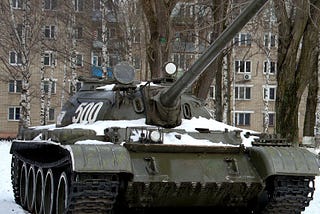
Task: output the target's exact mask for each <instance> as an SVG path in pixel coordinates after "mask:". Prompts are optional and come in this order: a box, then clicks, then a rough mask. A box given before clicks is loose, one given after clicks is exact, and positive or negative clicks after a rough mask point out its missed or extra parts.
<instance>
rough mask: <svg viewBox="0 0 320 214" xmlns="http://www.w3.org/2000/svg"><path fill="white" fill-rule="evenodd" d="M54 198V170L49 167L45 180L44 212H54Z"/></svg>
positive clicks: (46, 213) (45, 213) (49, 213)
mask: <svg viewBox="0 0 320 214" xmlns="http://www.w3.org/2000/svg"><path fill="white" fill-rule="evenodd" d="M53 199H54V180H53V172H52V170H51V169H48V171H47V174H46V178H45V180H44V191H43V213H44V214H51V213H53V204H54V202H53Z"/></svg>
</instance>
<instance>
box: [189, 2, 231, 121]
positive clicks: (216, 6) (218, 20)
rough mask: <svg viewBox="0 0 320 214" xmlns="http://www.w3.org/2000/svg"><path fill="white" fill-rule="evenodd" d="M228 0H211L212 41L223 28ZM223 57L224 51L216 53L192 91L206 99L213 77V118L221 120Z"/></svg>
mask: <svg viewBox="0 0 320 214" xmlns="http://www.w3.org/2000/svg"><path fill="white" fill-rule="evenodd" d="M228 6H229V1H223V0H219V1H217V0H213V1H212V16H213V21H214V22H213V27H212V34H211V41H210V43H212V42H213V41H214V40H215V39H217V38H218V36H219V35H220V34H221V33H222V32H223V30H224V29H225V27H226V26H225V24H226V21H227V19H226V17H227V16H226V14H227V8H228ZM223 57H224V53H221V54H219V55H218V57H217V58H216V59H215V60H214V62H213V63H212V64H211V65H210V66H209V67H208V68H207V69H206V71H205V72H204V73H203V74H202V75H201V76H200V78H199V80H198V81H197V83H196V84H195V90H194V93H195V95H196V96H197V97H199V98H201V99H206V98H207V96H208V91H209V88H210V85H211V83H212V82H213V80H214V79H215V109H216V110H215V119H216V120H217V121H222V120H223V101H222V93H223V92H222V87H223V79H222V77H223V75H222V72H223V69H222V68H223Z"/></svg>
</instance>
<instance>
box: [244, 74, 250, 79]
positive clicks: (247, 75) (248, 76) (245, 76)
mask: <svg viewBox="0 0 320 214" xmlns="http://www.w3.org/2000/svg"><path fill="white" fill-rule="evenodd" d="M243 79H244V80H251V74H244V75H243Z"/></svg>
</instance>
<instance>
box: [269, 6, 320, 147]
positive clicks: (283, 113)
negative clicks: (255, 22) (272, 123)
mask: <svg viewBox="0 0 320 214" xmlns="http://www.w3.org/2000/svg"><path fill="white" fill-rule="evenodd" d="M318 2H319V1H315V0H314V1H312V2H311V3H312V4H319V3H318ZM274 4H275V6H276V7H275V9H276V15H277V18H278V22H279V45H278V69H277V71H278V73H277V74H278V75H277V81H278V87H277V98H276V114H277V120H276V131H277V133H279V134H280V135H282V136H283V137H286V138H287V139H288V140H289V141H291V142H298V140H299V139H298V131H299V128H298V110H299V104H300V100H301V96H302V94H303V92H304V90H305V88H306V85H308V82H309V80H310V78H311V74H312V72H311V70H312V68H311V67H310V64H311V63H310V59H312V57H314V56H313V50H312V49H313V48H314V46H309V44H308V41H307V39H308V31H309V30H310V25H312V23H313V21H312V20H310V19H309V17H312V18H315V17H318V16H319V15H318V14H319V13H318V12H316V9H315V8H314V7H313V6H312V7H311V9H310V4H309V1H307V0H302V1H295V4H296V5H294V7H292V10H293V11H294V13H291V12H289V13H287V7H286V4H285V2H283V1H274ZM309 12H310V13H311V14H310V13H309ZM289 14H290V15H292V17H290V16H289ZM317 19H318V18H316V20H317ZM308 20H309V21H308ZM316 42H318V40H317V41H316ZM299 47H301V52H300V51H299ZM310 54H311V55H310Z"/></svg>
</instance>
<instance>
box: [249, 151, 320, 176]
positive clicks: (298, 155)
mask: <svg viewBox="0 0 320 214" xmlns="http://www.w3.org/2000/svg"><path fill="white" fill-rule="evenodd" d="M248 150H249V154H250V159H251V161H252V163H253V165H254V166H255V168H256V169H257V171H258V173H259V174H260V176H261V178H262V179H266V178H267V177H269V176H271V175H292V176H295V175H302V176H316V175H319V174H320V171H319V165H318V163H317V162H318V161H317V157H316V155H315V154H313V153H311V152H310V151H308V150H306V149H304V148H299V147H271V146H265V147H262V146H261V147H251V148H248Z"/></svg>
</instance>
